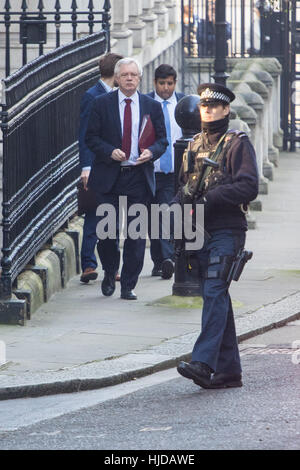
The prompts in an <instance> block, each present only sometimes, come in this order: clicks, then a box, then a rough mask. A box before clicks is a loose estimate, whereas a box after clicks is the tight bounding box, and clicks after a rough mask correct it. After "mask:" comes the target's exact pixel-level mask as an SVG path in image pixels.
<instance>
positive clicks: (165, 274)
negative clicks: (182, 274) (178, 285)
mask: <svg viewBox="0 0 300 470" xmlns="http://www.w3.org/2000/svg"><path fill="white" fill-rule="evenodd" d="M173 273H174V262H173V261H172V260H171V259H169V258H168V259H164V260H163V262H162V264H161V277H162V278H163V279H171V277H172V276H173Z"/></svg>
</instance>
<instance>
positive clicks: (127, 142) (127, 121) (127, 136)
mask: <svg viewBox="0 0 300 470" xmlns="http://www.w3.org/2000/svg"><path fill="white" fill-rule="evenodd" d="M131 101H132V100H131V99H130V98H127V99H126V100H125V103H126V106H125V111H124V123H123V139H122V150H123V152H125V154H126V159H127V160H128V158H129V157H130V152H131V128H132V114H131Z"/></svg>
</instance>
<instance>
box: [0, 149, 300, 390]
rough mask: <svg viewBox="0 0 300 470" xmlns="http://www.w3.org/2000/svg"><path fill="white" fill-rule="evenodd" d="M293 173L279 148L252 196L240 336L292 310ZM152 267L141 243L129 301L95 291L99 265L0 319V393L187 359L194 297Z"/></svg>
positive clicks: (295, 307)
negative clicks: (16, 315)
mask: <svg viewBox="0 0 300 470" xmlns="http://www.w3.org/2000/svg"><path fill="white" fill-rule="evenodd" d="M299 174H300V153H281V155H280V160H279V167H278V168H276V169H275V170H274V181H270V183H269V194H268V195H259V198H258V199H259V200H260V201H261V203H262V211H261V212H252V216H253V217H255V219H256V225H257V227H256V229H255V230H249V231H248V235H247V242H246V248H247V249H249V250H252V251H253V252H254V257H253V259H252V260H251V261H250V262H249V263H248V264H247V266H246V268H245V271H244V272H243V274H242V277H241V279H240V281H239V282H238V283H235V282H233V284H232V287H231V295H232V299H233V304H234V311H235V316H236V326H237V334H238V337H239V341H240V342H241V341H243V340H246V339H249V338H251V337H253V336H255V335H257V334H259V333H263V332H265V331H268V330H270V329H272V328H274V327H276V326H282V325H284V324H285V323H287V322H289V321H293V320H296V319H297V318H300V284H299V281H300V250H299V241H298V240H299V235H298V234H299V233H300V211H299V207H298V205H299V200H300V185H299ZM151 269H152V263H151V260H150V255H149V250H147V252H146V257H145V264H144V269H143V272H142V275H141V278H140V280H139V283H138V285H137V287H136V289H135V291H136V293H137V295H138V300H137V301H125V300H121V299H120V298H119V296H120V288H119V286H118V285H117V289H116V292H115V294H114V296H113V297H110V298H106V297H103V296H102V294H101V291H100V280H101V279H102V273H101V270H100V268H99V273H100V275H99V279H98V280H97V281H95V282H93V283H89V284H88V285H81V284H80V282H79V276H76V277H74V278H72V279H71V280H70V281H69V283H68V285H67V287H66V288H65V289H63V290H62V291H60V292H58V293H56V294H54V295H53V296H52V297H51V298H50V300H49V301H48V302H47V303H46V304H44V305H43V306H42V307H40V308H39V309H38V310H37V311H36V312H35V313H34V314H33V316H32V318H31V320H30V321H28V323H27V325H26V326H25V327H22V326H11V325H0V341H1V342H2V343H0V345H1V344H2V346H5V347H6V351H5V352H6V363H5V364H3V365H2V366H0V399H7V398H17V397H25V396H38V395H44V394H52V393H62V392H74V391H79V390H87V389H93V388H99V387H104V386H107V385H112V384H117V383H120V382H123V381H126V380H133V379H134V378H136V377H140V376H142V375H146V374H149V373H152V372H154V371H157V370H160V369H163V368H167V367H174V366H175V365H176V364H177V362H178V361H179V360H181V359H186V358H188V356H189V354H190V352H191V349H192V346H193V343H194V341H195V339H196V337H197V336H198V334H199V329H200V322H201V310H200V307H201V299H198V298H180V299H179V298H173V297H171V292H172V283H173V281H172V280H168V281H166V280H162V279H160V278H152V277H151V276H150V273H151ZM299 340H300V338H299ZM2 359H3V355H2ZM0 361H1V356H0Z"/></svg>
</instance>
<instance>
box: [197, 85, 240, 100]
mask: <svg viewBox="0 0 300 470" xmlns="http://www.w3.org/2000/svg"><path fill="white" fill-rule="evenodd" d="M198 94H199V95H200V104H205V103H207V104H210V103H223V104H230V103H231V102H232V101H233V100H234V99H235V94H234V93H232V91H231V90H229V88H227V87H226V86H223V85H220V84H219V83H202V84H201V85H199V86H198Z"/></svg>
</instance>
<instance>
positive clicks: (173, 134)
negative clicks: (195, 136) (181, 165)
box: [154, 92, 182, 173]
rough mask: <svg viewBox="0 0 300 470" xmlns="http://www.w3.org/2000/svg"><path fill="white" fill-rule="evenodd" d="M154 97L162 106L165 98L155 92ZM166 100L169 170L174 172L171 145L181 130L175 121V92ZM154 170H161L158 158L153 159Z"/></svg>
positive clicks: (180, 133)
mask: <svg viewBox="0 0 300 470" xmlns="http://www.w3.org/2000/svg"><path fill="white" fill-rule="evenodd" d="M154 99H155V100H156V101H159V102H160V103H161V106H163V101H165V100H164V99H163V98H161V97H160V96H159V95H158V94H157V93H156V92H155V94H154ZM166 101H168V102H169V104H168V111H169V116H170V124H171V140H172V142H171V148H172V170H171V172H172V173H174V147H173V144H174V143H175V142H176V140H178V139H180V137H182V130H181V128H180V127H179V126H178V124H177V122H176V121H175V108H176V105H177V98H176V95H175V92H174V93H173V95H172V96H170V98H169V99H167V100H166ZM154 171H155V172H161V168H160V158H159V159H158V160H155V162H154Z"/></svg>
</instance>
